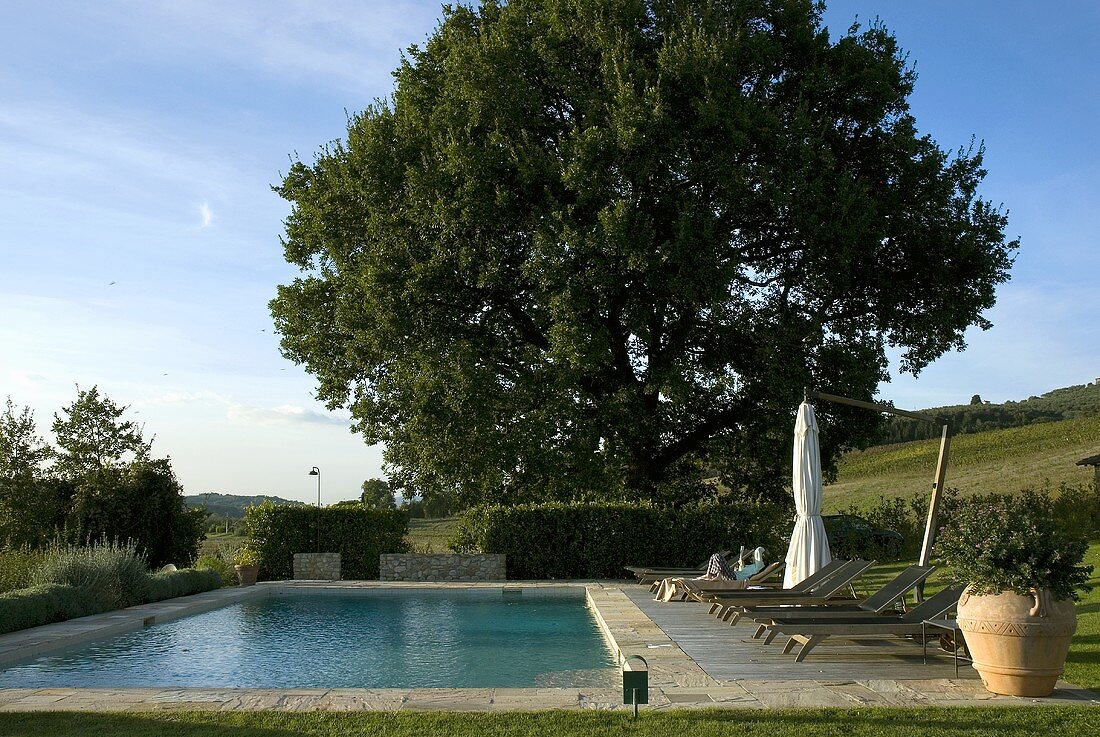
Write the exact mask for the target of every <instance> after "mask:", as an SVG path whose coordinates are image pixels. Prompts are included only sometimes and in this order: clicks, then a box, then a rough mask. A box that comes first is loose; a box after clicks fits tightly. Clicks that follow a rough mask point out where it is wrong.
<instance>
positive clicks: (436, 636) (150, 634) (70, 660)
mask: <svg viewBox="0 0 1100 737" xmlns="http://www.w3.org/2000/svg"><path fill="white" fill-rule="evenodd" d="M472 593H474V592H454V593H452V592H446V591H439V590H436V591H430V590H425V589H420V590H415V591H401V592H395V591H388V592H385V594H384V595H368V593H364V592H358V593H357V592H348V593H338V594H334V593H324V594H318V593H309V592H292V593H286V594H273V595H271V596H270V597H267V598H261V599H256V600H253V601H248V602H243V603H239V604H233V605H230V606H227V607H225V608H223V609H217V610H214V611H210V612H206V613H203V614H197V615H194V616H190V617H186V618H183V619H178V620H174V621H170V622H165V623H163V624H157V625H154V626H152V627H149V628H147V629H144V630H141V631H137V632H130V633H127V634H124V635H120V636H118V637H116V638H114V639H110V640H103V641H97V642H92V643H89V644H86V645H83V646H81V647H80V649H78V650H72V651H65V652H61V653H56V654H52V655H45V656H42V657H39V658H36V659H35V660H33V661H30V662H26V663H23V664H19V665H14V666H12V667H9V668H7V669H5V670H3V671H0V687H2V688H46V687H64V686H72V687H95V686H118V687H141V686H150V687H154V686H207V687H242V688H412V687H422V688H428V687H449V688H482V687H502V688H507V687H512V688H519V687H529V686H536V685H556V686H569V685H580V684H578V683H575V681H577V680H578V679H579V680H581V681H584V680H591V679H592V678H593V677H594V674H596V677H598V676H599V675H600V674H602V676H603V677H604V678H606V675H607V673H609V672H610V669H611V668H612V667H613V666H614V659H613V656H612V654H611V650H610V648H609V647H608V646H607V644H606V641H605V640H604V638H603V636H602V634H601V633H600V631H599V629H598V626H597V624H596V621H595V618H594V616H593V614H592V612H591V611H590V610H589V609H588V605H587V603H586V602H585V600H584V599H583V598H581V597H577V596H575V595H574V596H570V597H531V596H527V597H524V596H510V595H506V594H505V595H502V592H501V591H500V590H499V589H497V590H495V591H492V593H491V594H490V592H476V593H479V594H482V595H471V594H472Z"/></svg>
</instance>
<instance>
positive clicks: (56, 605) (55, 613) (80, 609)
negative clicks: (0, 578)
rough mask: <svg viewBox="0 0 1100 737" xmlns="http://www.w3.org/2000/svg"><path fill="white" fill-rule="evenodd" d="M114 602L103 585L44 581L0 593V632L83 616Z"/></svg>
mask: <svg viewBox="0 0 1100 737" xmlns="http://www.w3.org/2000/svg"><path fill="white" fill-rule="evenodd" d="M113 608H114V606H113V605H112V603H111V602H110V601H108V600H107V597H106V595H105V593H104V591H103V590H102V589H95V588H92V587H89V586H68V585H64V584H43V585H39V586H33V587H31V588H25V589H19V590H17V591H8V592H6V593H3V594H0V633H4V632H15V631H16V630H22V629H26V628H28V627H37V626H39V625H43V624H50V623H51V622H63V621H64V620H66V619H75V618H76V617H86V616H88V615H89V614H98V613H100V612H105V611H109V610H110V609H113Z"/></svg>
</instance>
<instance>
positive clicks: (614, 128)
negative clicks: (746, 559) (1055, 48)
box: [271, 0, 1016, 503]
mask: <svg viewBox="0 0 1100 737" xmlns="http://www.w3.org/2000/svg"><path fill="white" fill-rule="evenodd" d="M820 11H821V8H820V6H819V5H818V4H817V3H813V2H809V1H807V0H711V1H707V0H512V1H511V2H508V3H507V4H504V3H500V2H492V1H490V2H485V3H484V4H483V5H482V7H481V8H480V9H471V8H465V7H455V8H452V9H449V10H447V11H446V12H445V15H444V18H443V21H442V22H441V24H440V25H439V27H438V28H437V29H436V31H435V32H434V33H432V34H431V36H430V38H429V39H428V40H427V42H426V44H424V45H423V47H412V48H410V49H409V51H408V54H407V55H406V57H405V59H404V60H403V62H402V64H401V66H400V68H399V69H398V70H397V71H396V72H395V77H396V81H397V83H396V89H395V92H394V94H393V96H392V98H390V99H388V100H385V101H376V102H375V103H374V104H373V105H371V106H370V107H368V108H367V109H366V110H365V111H364V112H362V113H361V114H359V115H356V116H355V117H354V118H353V119H352V120H351V121H350V122H349V127H348V135H347V140H346V141H341V142H335V143H332V144H330V145H329V146H327V147H325V148H323V149H322V150H321V151H320V153H319V154H318V155H317V156H316V158H315V160H314V161H313V162H312V164H307V163H304V162H296V163H294V164H293V165H292V167H291V169H290V171H289V173H288V174H287V176H286V178H285V180H284V181H283V183H282V185H281V186H280V187H279V188H278V191H279V193H280V194H281V195H282V196H283V197H285V198H286V199H287V200H289V201H290V202H291V203H292V204H293V209H292V213H291V215H290V216H289V218H288V220H287V222H286V237H285V239H284V245H285V251H286V258H287V259H288V260H289V261H290V262H291V263H293V264H296V265H297V266H299V267H300V268H301V269H302V270H303V272H304V275H303V276H302V277H301V278H298V279H296V280H294V282H293V283H291V284H289V285H285V286H280V287H279V290H278V296H277V297H276V298H275V299H274V300H273V301H272V303H271V309H272V313H273V315H274V318H275V322H276V325H277V327H278V330H279V332H280V333H281V335H282V347H283V351H284V353H285V355H286V356H287V357H289V358H290V359H292V360H294V361H296V362H298V363H301V364H304V365H305V366H306V368H307V369H308V370H309V371H310V372H311V373H312V374H314V375H315V376H316V377H317V379H318V382H319V389H318V396H319V397H320V398H321V399H323V400H324V401H326V402H327V403H328V404H329V405H330V406H333V407H335V406H347V407H350V409H351V411H352V413H353V415H354V417H355V419H356V422H357V425H356V427H357V429H358V430H359V431H360V432H362V434H363V435H364V437H365V438H366V439H367V440H368V441H369V442H379V441H383V442H385V443H386V459H387V462H388V463H389V465H390V467H391V473H392V478H393V480H394V481H395V482H396V484H397V487H398V488H402V487H404V488H405V489H406V490H408V489H410V488H411V489H412V490H415V491H418V492H422V493H424V494H426V495H428V496H443V497H448V498H453V499H457V500H458V501H459V502H460V503H465V502H468V501H473V500H480V499H500V500H505V501H508V500H514V499H523V498H529V497H532V496H557V497H568V496H572V495H575V494H586V493H608V494H624V495H628V496H629V495H638V496H654V495H660V494H669V493H675V492H674V491H673V492H670V491H669V490H670V489H673V490H674V489H675V488H676V482H677V480H678V479H682V478H698V477H699V476H700V475H701V473H702V470H703V469H704V468H705V469H708V470H711V471H717V472H719V473H721V474H722V475H723V476H724V477H725V479H726V480H727V482H729V483H730V484H731V485H733V486H734V487H737V488H742V489H746V490H749V491H752V492H758V493H774V492H775V491H776V490H777V489H779V488H780V487H781V486H782V484H783V483H784V476H785V472H784V471H783V470H782V469H785V468H789V463H790V457H789V455H788V451H787V450H786V448H788V447H789V442H790V441H789V439H788V436H789V435H790V432H791V427H792V421H793V420H792V418H793V413H794V410H795V407H796V405H797V403H798V401H799V400H800V399H801V396H802V387H803V386H806V385H812V386H815V387H818V388H821V389H822V390H826V391H831V392H834V393H840V394H846V395H849V396H854V397H860V398H864V399H869V398H871V397H872V396H873V395H874V394H875V392H876V389H877V387H878V385H879V383H880V382H881V381H883V380H885V379H886V378H887V374H886V369H887V361H886V358H885V350H886V348H887V347H888V346H895V347H899V348H900V349H901V355H902V357H903V358H902V364H903V366H902V367H903V368H904V369H905V370H908V371H911V372H913V373H916V372H918V371H919V370H920V369H921V368H922V367H924V366H925V365H927V364H928V363H929V362H930V361H932V360H933V359H935V358H936V357H938V356H940V355H941V354H943V353H944V352H945V351H948V350H952V349H962V348H963V347H964V343H963V333H964V330H965V329H966V328H967V327H968V326H971V325H978V326H981V327H988V325H989V323H988V322H987V321H986V320H985V319H984V318H983V317H982V313H983V311H985V310H987V309H988V308H989V307H991V306H992V305H993V303H994V289H995V287H996V286H997V285H998V284H999V283H1001V282H1004V281H1005V280H1006V279H1007V278H1008V270H1009V268H1010V266H1011V262H1012V257H1013V253H1014V249H1015V247H1016V243H1015V242H1012V243H1009V242H1006V240H1005V236H1004V228H1005V225H1006V217H1005V214H1004V213H1003V212H1002V211H1001V210H1000V209H999V208H997V207H994V206H992V205H991V204H990V203H989V202H987V201H985V200H982V199H981V198H980V197H979V196H978V195H977V193H976V188H977V186H978V184H979V182H980V180H981V179H982V177H983V176H984V173H985V172H984V171H983V169H982V150H981V148H980V147H977V148H975V147H973V146H971V147H970V148H969V149H960V150H959V151H957V152H955V153H953V154H951V153H948V152H946V151H944V150H943V149H941V148H940V147H939V146H938V145H937V143H936V142H935V141H933V140H932V139H931V138H930V137H928V136H927V135H922V134H920V133H919V132H918V129H917V127H916V124H915V121H914V119H913V118H912V116H911V115H910V113H909V108H908V104H907V96H908V95H909V93H910V92H911V90H912V87H913V83H914V74H913V72H912V70H911V69H910V68H909V67H908V66H907V64H906V62H905V59H904V57H903V55H902V53H901V52H900V51H899V49H898V47H897V45H896V43H895V39H894V38H893V36H892V35H891V34H890V33H889V32H888V31H887V30H886V29H885V28H884V27H882V26H881V25H877V24H876V25H872V26H871V27H869V28H863V29H860V28H856V27H853V28H852V29H851V30H850V31H849V32H848V33H847V34H845V35H843V36H841V37H839V38H836V39H831V38H830V37H829V35H828V33H827V31H826V30H825V29H824V28H823V27H822V24H821V19H820ZM821 409H822V410H824V412H823V413H822V415H823V416H822V417H821V420H822V424H823V426H824V428H823V434H824V440H823V455H824V456H825V458H826V460H827V461H828V460H829V459H832V458H834V457H835V455H836V454H837V452H838V451H839V449H840V448H842V447H844V446H846V445H848V444H851V443H854V442H858V441H860V440H861V439H862V438H865V437H866V435H867V433H868V428H869V427H870V425H872V424H873V418H871V417H869V416H867V415H866V413H864V414H860V412H861V411H858V410H857V411H853V412H846V411H844V410H843V409H840V410H838V409H833V408H826V407H823V408H821Z"/></svg>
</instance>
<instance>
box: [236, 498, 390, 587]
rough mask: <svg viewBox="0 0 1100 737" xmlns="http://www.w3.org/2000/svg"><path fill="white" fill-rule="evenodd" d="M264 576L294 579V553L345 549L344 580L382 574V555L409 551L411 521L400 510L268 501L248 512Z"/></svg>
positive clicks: (252, 541) (251, 537)
mask: <svg viewBox="0 0 1100 737" xmlns="http://www.w3.org/2000/svg"><path fill="white" fill-rule="evenodd" d="M245 523H246V525H247V527H248V538H249V545H250V546H251V547H253V548H254V549H255V550H256V552H257V553H259V556H260V577H261V578H263V579H284V578H290V577H291V575H292V574H293V568H294V554H295V553H309V552H314V551H317V550H320V551H322V552H326V553H340V556H341V557H340V563H341V567H342V569H343V570H342V575H343V577H344V578H350V579H355V578H360V579H365V578H377V577H378V556H379V555H380V554H382V553H401V552H404V550H405V532H406V529H407V527H408V522H407V520H406V519H405V515H404V513H403V512H401V511H400V510H396V509H363V508H361V509H333V508H328V509H317V508H316V507H288V506H275V505H274V504H271V503H270V502H265V503H263V504H261V505H260V506H258V507H251V508H249V509H248V511H247V512H246V514H245Z"/></svg>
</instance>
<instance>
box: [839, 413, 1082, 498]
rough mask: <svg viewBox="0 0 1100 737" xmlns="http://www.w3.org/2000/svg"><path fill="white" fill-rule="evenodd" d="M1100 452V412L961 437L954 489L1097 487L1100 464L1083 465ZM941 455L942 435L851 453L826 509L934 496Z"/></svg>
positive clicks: (951, 469) (954, 455)
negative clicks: (1096, 469) (1095, 480)
mask: <svg viewBox="0 0 1100 737" xmlns="http://www.w3.org/2000/svg"><path fill="white" fill-rule="evenodd" d="M1045 396H1049V395H1045ZM1098 451H1100V413H1098V414H1092V415H1088V416H1081V417H1074V418H1072V419H1068V420H1058V421H1054V422H1039V423H1032V424H1030V425H1026V426H1023V427H1010V428H1005V429H998V430H990V431H988V432H972V433H970V434H963V435H958V436H956V437H955V438H954V439H953V440H952V441H951V452H950V458H949V463H948V467H947V486H948V487H953V488H955V489H958V490H959V492H960V493H962V494H964V495H967V494H989V493H993V492H997V493H1016V492H1019V491H1020V490H1021V489H1028V488H1031V489H1041V488H1049V489H1051V490H1057V489H1058V487H1059V485H1060V484H1063V483H1065V484H1069V485H1072V486H1077V485H1086V486H1091V485H1092V479H1093V472H1092V469H1090V468H1085V467H1083V466H1078V465H1076V464H1077V461H1079V460H1080V459H1082V458H1085V457H1086V456H1091V455H1095V454H1096V453H1097V452H1098ZM938 453H939V442H938V441H937V440H924V441H913V442H909V443H896V444H892V445H881V446H878V447H876V448H869V449H868V450H865V451H853V452H851V453H846V454H845V455H844V456H842V457H841V459H840V461H839V463H838V464H837V472H838V473H837V480H836V483H834V484H831V485H829V486H828V487H826V489H825V502H824V506H825V509H826V511H829V512H834V511H838V510H840V509H845V508H847V507H849V506H851V505H856V506H863V505H866V504H870V503H872V502H874V501H875V500H876V499H878V497H880V496H886V497H913V496H927V495H928V493H929V490H930V489H931V482H932V477H933V475H934V473H935V469H936V457H937V455H938Z"/></svg>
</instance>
